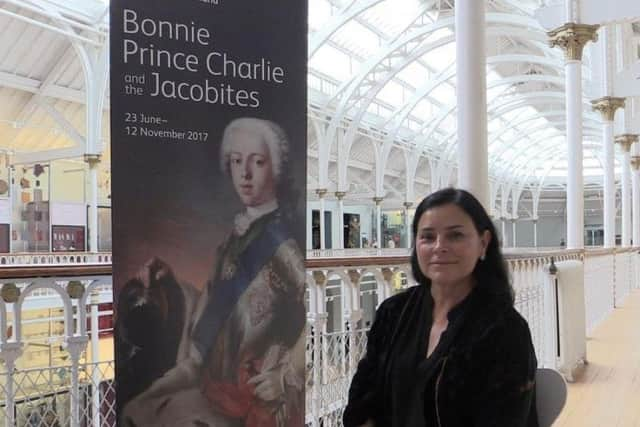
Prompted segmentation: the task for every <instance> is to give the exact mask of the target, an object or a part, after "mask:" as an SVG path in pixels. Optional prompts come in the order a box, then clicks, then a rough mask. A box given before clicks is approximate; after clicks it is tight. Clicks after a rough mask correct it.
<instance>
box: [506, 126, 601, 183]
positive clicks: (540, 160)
mask: <svg viewBox="0 0 640 427" xmlns="http://www.w3.org/2000/svg"><path fill="white" fill-rule="evenodd" d="M563 136H565V134H564V133H558V134H557V135H555V136H552V137H551V138H558V137H563ZM590 136H594V137H597V136H599V135H590ZM548 138H550V137H548V136H547V137H545V139H548ZM540 141H541V139H539V140H536V141H534V142H535V143H538V142H540ZM583 147H584V148H599V147H600V145H598V144H596V143H590V144H584V146H583ZM554 156H558V151H552V152H549V153H547V154H546V155H544V156H542V157H537V158H536V160H537V161H538V162H537V164H536V167H537V165H540V164H542V163H543V162H544V161H546V160H548V159H550V158H553V157H554ZM562 158H566V154H564V155H560V156H558V159H562ZM525 164H526V163H525ZM514 165H515V161H511V162H510V164H509V166H510V167H507V168H505V174H506V171H508V170H509V169H513V168H512V166H514ZM518 167H520V165H518ZM551 169H553V168H551ZM524 170H525V171H527V174H526V175H525V174H524V173H523V174H520V175H518V174H514V175H513V177H514V178H521V177H524V178H523V179H522V181H523V182H526V181H527V180H528V178H529V177H530V176H531V175H533V171H534V170H535V167H530V168H526V169H524ZM549 172H550V169H549V171H547V173H546V174H545V175H544V176H543V177H542V178H541V180H540V185H541V184H542V182H543V181H544V179H545V178H546V176H547V174H548V173H549Z"/></svg>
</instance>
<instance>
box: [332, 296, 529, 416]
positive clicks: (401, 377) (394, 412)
mask: <svg viewBox="0 0 640 427" xmlns="http://www.w3.org/2000/svg"><path fill="white" fill-rule="evenodd" d="M432 311H433V299H432V298H431V293H430V291H429V289H428V287H426V286H416V287H414V288H410V289H408V290H406V291H404V292H402V293H400V294H397V295H395V296H393V297H391V298H389V299H387V300H385V301H384V302H383V303H382V304H381V305H380V307H379V308H378V311H377V312H376V318H375V320H374V322H373V325H372V326H371V330H370V331H369V338H368V342H367V352H366V354H365V356H364V358H363V359H362V360H361V361H360V363H359V364H358V369H357V371H356V374H355V375H354V377H353V380H352V382H351V387H350V389H349V401H348V403H347V407H346V408H345V411H344V416H343V423H344V426H345V427H358V426H361V425H362V424H364V423H365V422H366V421H367V420H369V419H370V420H373V421H374V423H375V425H376V426H377V427H425V426H439V427H445V426H446V427H536V426H537V424H538V423H537V414H536V411H535V383H534V379H535V372H536V368H537V361H536V357H535V351H534V348H533V343H532V340H531V334H530V332H529V328H528V325H527V322H526V320H525V319H524V318H522V316H521V315H520V314H519V313H518V312H517V311H516V310H515V309H514V307H513V303H512V302H511V300H510V299H509V298H508V297H507V296H501V295H494V294H489V293H488V292H487V291H486V290H485V289H483V288H481V287H476V288H475V289H474V290H473V291H472V292H471V293H470V294H469V295H468V296H467V298H465V299H464V300H463V301H462V302H461V303H460V304H458V305H457V306H456V307H454V308H453V309H452V310H451V311H450V312H449V313H448V321H449V324H448V326H447V329H446V330H445V331H444V332H443V333H442V336H441V337H440V341H439V342H438V345H437V347H436V348H435V349H434V351H433V354H431V356H430V357H428V358H426V354H427V348H428V345H429V333H430V329H431V325H432V323H433V320H432Z"/></svg>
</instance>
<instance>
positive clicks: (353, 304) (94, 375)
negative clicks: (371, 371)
mask: <svg viewBox="0 0 640 427" xmlns="http://www.w3.org/2000/svg"><path fill="white" fill-rule="evenodd" d="M326 251H329V250H326ZM326 251H325V252H326ZM345 251H351V253H352V254H354V255H350V256H347V257H344V258H342V259H335V260H329V264H326V263H325V264H316V265H323V267H309V268H308V269H307V285H308V286H307V292H306V301H305V302H306V304H307V308H308V313H307V319H308V326H307V339H306V343H307V346H306V367H307V374H306V384H307V390H306V401H307V406H306V407H307V414H306V424H307V425H309V426H320V425H322V426H334V425H335V426H340V425H342V423H341V417H342V411H343V409H344V406H345V404H346V399H347V393H348V388H349V384H350V381H351V377H352V376H353V374H354V372H355V370H356V368H357V363H358V361H359V360H360V358H361V357H362V356H363V354H364V352H365V350H366V341H367V335H366V334H367V331H368V329H369V327H370V324H371V322H372V321H373V317H374V314H375V310H376V308H377V307H378V306H379V304H380V303H381V302H382V301H383V300H384V299H386V298H387V297H389V296H391V295H393V294H394V293H396V292H399V291H401V290H402V289H405V288H407V287H409V286H414V285H415V282H414V280H413V278H412V275H411V268H410V265H409V263H408V258H401V259H398V258H396V259H393V260H389V262H384V260H382V259H375V260H372V261H371V264H370V265H357V266H354V265H352V264H353V261H350V258H354V257H360V256H371V255H364V253H362V252H359V251H358V252H357V254H356V252H353V250H345ZM366 251H368V250H366ZM373 251H375V252H376V254H378V253H381V252H384V255H385V256H386V255H387V254H389V253H391V252H393V253H394V255H393V256H397V255H395V253H396V252H397V253H398V254H400V253H401V252H400V251H404V252H403V253H404V255H407V252H406V249H399V250H394V249H392V250H389V249H382V250H380V249H373ZM332 253H333V254H334V255H335V254H336V253H335V252H332ZM506 258H507V264H508V268H509V272H510V274H511V277H512V283H513V287H514V290H515V297H516V298H515V306H516V309H517V310H518V311H519V312H520V313H521V314H522V315H523V316H524V317H525V318H526V319H527V321H528V323H529V327H530V329H531V333H532V338H533V342H534V346H535V348H536V353H537V356H538V361H539V365H540V366H551V367H554V366H555V363H556V361H557V359H556V352H557V348H556V341H557V335H556V334H557V325H558V323H557V322H558V320H557V319H556V288H555V285H556V282H555V280H556V278H555V276H553V275H551V274H550V273H549V265H550V264H551V262H552V258H553V259H554V260H555V261H556V262H558V261H563V260H570V259H571V260H579V261H583V262H584V268H585V270H584V271H585V280H584V283H585V308H586V310H585V311H586V317H587V319H586V324H587V333H589V332H590V331H591V330H592V329H593V328H594V327H595V326H596V325H597V324H598V323H599V322H600V321H601V320H602V319H603V318H604V317H605V316H606V315H607V314H608V313H610V312H611V311H612V310H613V307H614V304H615V303H616V302H618V303H620V302H621V301H622V300H623V299H624V297H626V295H628V294H629V292H630V291H631V289H633V288H635V287H638V284H637V280H635V279H636V277H638V275H639V274H640V266H639V263H638V254H637V249H611V250H596V251H593V250H590V251H553V250H549V251H536V252H533V253H524V252H512V253H510V254H508V255H507V257H506ZM358 262H360V260H358ZM324 265H329V266H328V267H326V266H324ZM69 280H70V279H64V278H51V279H32V280H30V279H19V280H16V282H18V283H17V285H18V286H17V287H18V289H19V290H20V291H21V295H20V297H19V298H18V299H17V300H16V301H15V302H12V303H5V302H4V301H2V300H0V328H1V330H2V333H1V334H0V336H1V338H2V343H1V344H2V347H1V350H0V357H1V358H2V359H3V360H4V368H5V373H4V374H0V388H1V390H0V391H2V394H3V395H5V396H6V398H5V399H4V406H0V420H1V417H4V420H5V424H6V425H7V426H13V425H15V423H20V422H22V420H25V419H27V418H28V417H29V416H31V415H29V414H31V413H34V414H38V413H39V414H40V415H33V416H34V417H35V416H41V417H43V419H44V418H46V417H49V418H51V417H56V420H57V421H58V422H59V424H60V425H71V426H76V425H83V424H86V425H87V426H95V427H103V426H105V427H106V426H114V425H115V413H114V407H113V401H114V394H115V391H114V390H113V385H112V378H113V365H112V364H107V365H100V364H97V365H95V364H94V365H90V364H86V363H80V362H79V359H78V357H77V356H76V354H73V353H74V352H76V353H77V352H78V351H82V350H84V349H85V348H86V345H87V341H88V335H89V334H88V331H87V329H86V323H87V322H86V318H87V312H88V309H89V305H90V301H89V296H90V294H91V291H93V290H95V291H97V294H98V295H100V299H99V301H100V302H107V301H108V299H106V296H107V295H109V294H110V277H108V276H103V277H82V278H73V280H82V283H84V284H85V291H84V292H83V293H82V294H81V295H79V296H78V298H76V299H71V298H70V297H69V296H68V295H67V293H66V291H64V289H65V287H66V286H67V284H68V281H69ZM5 282H9V280H5ZM42 298H45V299H47V301H48V303H51V301H58V302H57V306H58V307H64V308H65V316H64V320H65V325H66V327H65V334H64V341H65V343H66V345H67V351H68V352H69V355H70V358H69V361H70V362H71V365H70V366H65V367H62V368H59V367H56V368H46V369H41V370H39V371H29V372H28V373H27V371H24V372H23V371H20V370H16V369H15V363H16V361H17V360H19V358H20V356H21V354H22V348H23V346H24V342H22V341H21V339H22V334H21V326H20V325H19V324H18V323H19V322H20V318H21V316H20V311H21V310H24V309H25V307H29V306H30V305H31V306H38V305H37V304H36V303H35V302H34V301H39V299H42ZM103 298H105V299H103ZM94 302H95V300H94ZM74 313H77V314H74ZM94 317H95V313H94ZM10 326H12V327H13V331H14V333H13V335H11V336H8V335H7V334H6V330H7V329H8V328H9V327H10ZM98 366H100V367H101V368H97V367H98ZM102 367H104V369H103V368H102ZM0 370H1V369H0ZM6 372H13V375H8V374H7V373H6ZM33 372H38V373H33ZM34 375H35V376H36V377H38V376H39V377H38V378H40V379H41V380H42V381H40V380H39V382H38V381H31V380H30V379H29V378H32V377H33V376H34ZM43 378H47V380H46V381H44V380H43ZM30 381H31V382H30ZM40 383H42V384H45V385H44V386H40V385H38V384H40ZM29 384H31V385H32V386H33V387H31V388H30V386H29ZM42 387H44V388H42ZM96 390H97V391H96ZM98 392H99V393H98ZM92 393H93V394H92ZM96 393H98V394H96ZM97 398H98V399H99V400H96V399H97ZM54 401H55V408H54V406H52V405H54V403H52V402H54ZM27 403H28V404H27ZM25 405H26V406H25ZM12 408H13V409H12ZM34 411H35V412H34ZM38 411H39V412H38ZM97 411H100V414H96V412H97ZM14 414H15V419H14V418H13V417H14ZM97 415H99V416H97ZM25 417H26V418H25Z"/></svg>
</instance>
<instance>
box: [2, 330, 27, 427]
mask: <svg viewBox="0 0 640 427" xmlns="http://www.w3.org/2000/svg"><path fill="white" fill-rule="evenodd" d="M22 349H23V343H21V342H7V343H2V344H0V353H1V354H2V358H3V360H4V369H5V370H6V372H11V373H13V371H14V369H15V367H16V360H18V358H19V357H20V356H21V355H22ZM4 390H5V395H4V399H3V400H4V401H5V402H4V412H5V421H4V422H5V427H15V426H16V425H17V424H16V423H15V410H16V401H15V399H16V392H15V388H14V379H13V374H11V375H6V383H5V387H4Z"/></svg>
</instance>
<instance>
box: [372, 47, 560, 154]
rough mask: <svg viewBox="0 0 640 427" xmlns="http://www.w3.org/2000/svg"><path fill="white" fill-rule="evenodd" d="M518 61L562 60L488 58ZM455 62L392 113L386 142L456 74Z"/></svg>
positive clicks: (553, 63)
mask: <svg viewBox="0 0 640 427" xmlns="http://www.w3.org/2000/svg"><path fill="white" fill-rule="evenodd" d="M517 62H526V63H534V64H540V65H545V66H549V67H558V66H560V65H561V63H560V61H556V60H552V59H550V58H547V57H541V56H533V57H532V56H527V55H520V54H518V55H515V54H510V55H496V56H492V57H489V58H487V65H495V64H499V63H517ZM454 65H455V62H454V63H453V64H450V65H449V66H448V67H447V68H446V69H445V70H443V71H442V73H440V75H439V76H438V78H437V79H436V80H435V81H433V80H430V81H428V82H427V83H426V84H425V85H424V86H422V87H421V88H420V89H418V90H416V92H415V93H414V94H413V96H412V97H411V99H410V100H409V101H408V102H406V103H405V104H404V105H402V106H401V107H400V108H398V109H397V110H396V112H395V113H394V114H392V115H391V116H390V117H389V118H388V119H387V120H385V122H384V123H383V124H382V127H383V128H384V127H385V126H386V125H387V124H389V123H391V122H395V125H394V127H393V128H392V130H390V131H389V134H388V136H387V138H386V140H385V144H389V143H393V141H395V140H396V138H397V134H398V132H399V131H400V129H401V128H402V123H403V122H404V120H406V118H407V117H408V116H409V115H410V114H411V112H412V111H413V110H414V109H415V107H416V106H417V105H418V104H419V103H420V102H421V101H422V100H424V98H425V97H426V96H428V95H429V94H430V93H431V92H432V91H433V90H434V89H435V88H436V87H438V86H440V85H441V84H443V83H445V82H447V81H449V80H450V79H451V78H452V77H454V76H455V75H456V70H455V67H454Z"/></svg>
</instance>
